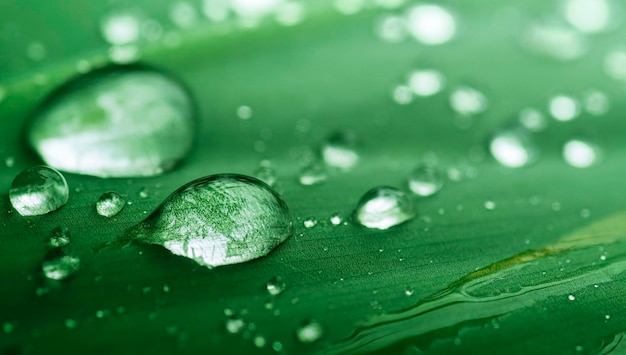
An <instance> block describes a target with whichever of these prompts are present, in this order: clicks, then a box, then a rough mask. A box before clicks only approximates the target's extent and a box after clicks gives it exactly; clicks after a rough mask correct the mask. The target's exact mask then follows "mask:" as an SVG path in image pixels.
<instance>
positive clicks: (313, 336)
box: [296, 319, 324, 344]
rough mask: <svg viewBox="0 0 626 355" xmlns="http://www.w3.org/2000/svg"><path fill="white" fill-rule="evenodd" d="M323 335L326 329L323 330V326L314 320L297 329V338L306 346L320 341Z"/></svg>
mask: <svg viewBox="0 0 626 355" xmlns="http://www.w3.org/2000/svg"><path fill="white" fill-rule="evenodd" d="M323 334H324V328H322V325H321V324H320V323H319V322H318V321H316V320H314V319H311V320H308V321H305V322H303V323H302V324H301V325H300V326H299V327H298V328H297V329H296V337H297V338H298V340H299V341H300V342H302V343H305V344H310V343H314V342H316V341H318V340H319V339H320V338H321V337H322V335H323Z"/></svg>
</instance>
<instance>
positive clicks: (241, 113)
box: [237, 106, 252, 120]
mask: <svg viewBox="0 0 626 355" xmlns="http://www.w3.org/2000/svg"><path fill="white" fill-rule="evenodd" d="M237 117H239V118H240V119H242V120H249V119H251V118H252V109H251V108H250V106H239V107H237Z"/></svg>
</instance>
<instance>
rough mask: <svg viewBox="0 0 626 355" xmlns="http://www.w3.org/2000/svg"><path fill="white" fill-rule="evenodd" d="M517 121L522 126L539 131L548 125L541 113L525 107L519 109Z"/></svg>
mask: <svg viewBox="0 0 626 355" xmlns="http://www.w3.org/2000/svg"><path fill="white" fill-rule="evenodd" d="M519 122H520V124H521V125H522V126H524V128H526V129H527V130H529V131H533V132H541V131H543V130H544V129H546V126H547V125H548V123H547V122H546V118H545V116H544V115H543V113H541V112H539V110H536V109H534V108H526V109H523V110H522V111H520V113H519Z"/></svg>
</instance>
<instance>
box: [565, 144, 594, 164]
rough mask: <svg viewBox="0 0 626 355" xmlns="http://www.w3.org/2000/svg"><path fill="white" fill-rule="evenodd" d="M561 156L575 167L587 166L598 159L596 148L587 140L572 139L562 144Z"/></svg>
mask: <svg viewBox="0 0 626 355" xmlns="http://www.w3.org/2000/svg"><path fill="white" fill-rule="evenodd" d="M563 158H564V159H565V162H567V164H569V165H571V166H573V167H575V168H588V167H590V166H592V165H594V164H595V163H596V161H597V159H598V149H597V148H596V147H595V146H594V145H592V144H591V143H589V142H586V141H583V140H578V139H573V140H570V141H568V142H567V143H565V145H564V146H563Z"/></svg>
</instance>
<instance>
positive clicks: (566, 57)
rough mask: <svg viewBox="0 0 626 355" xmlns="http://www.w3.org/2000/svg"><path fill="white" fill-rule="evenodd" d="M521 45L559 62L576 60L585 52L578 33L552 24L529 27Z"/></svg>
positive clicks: (583, 42) (582, 40)
mask: <svg viewBox="0 0 626 355" xmlns="http://www.w3.org/2000/svg"><path fill="white" fill-rule="evenodd" d="M522 44H523V45H524V46H525V47H526V48H528V49H529V50H530V51H532V52H534V53H537V54H540V55H544V56H548V57H550V58H553V59H556V60H560V61H571V60H574V59H578V58H580V57H581V56H582V55H583V54H585V52H586V51H587V45H586V43H585V40H584V38H583V37H582V35H581V34H580V32H578V31H576V30H574V29H572V28H569V27H565V26H562V25H558V24H552V23H535V24H532V25H530V26H529V27H528V28H526V30H525V31H524V35H523V38H522Z"/></svg>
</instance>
